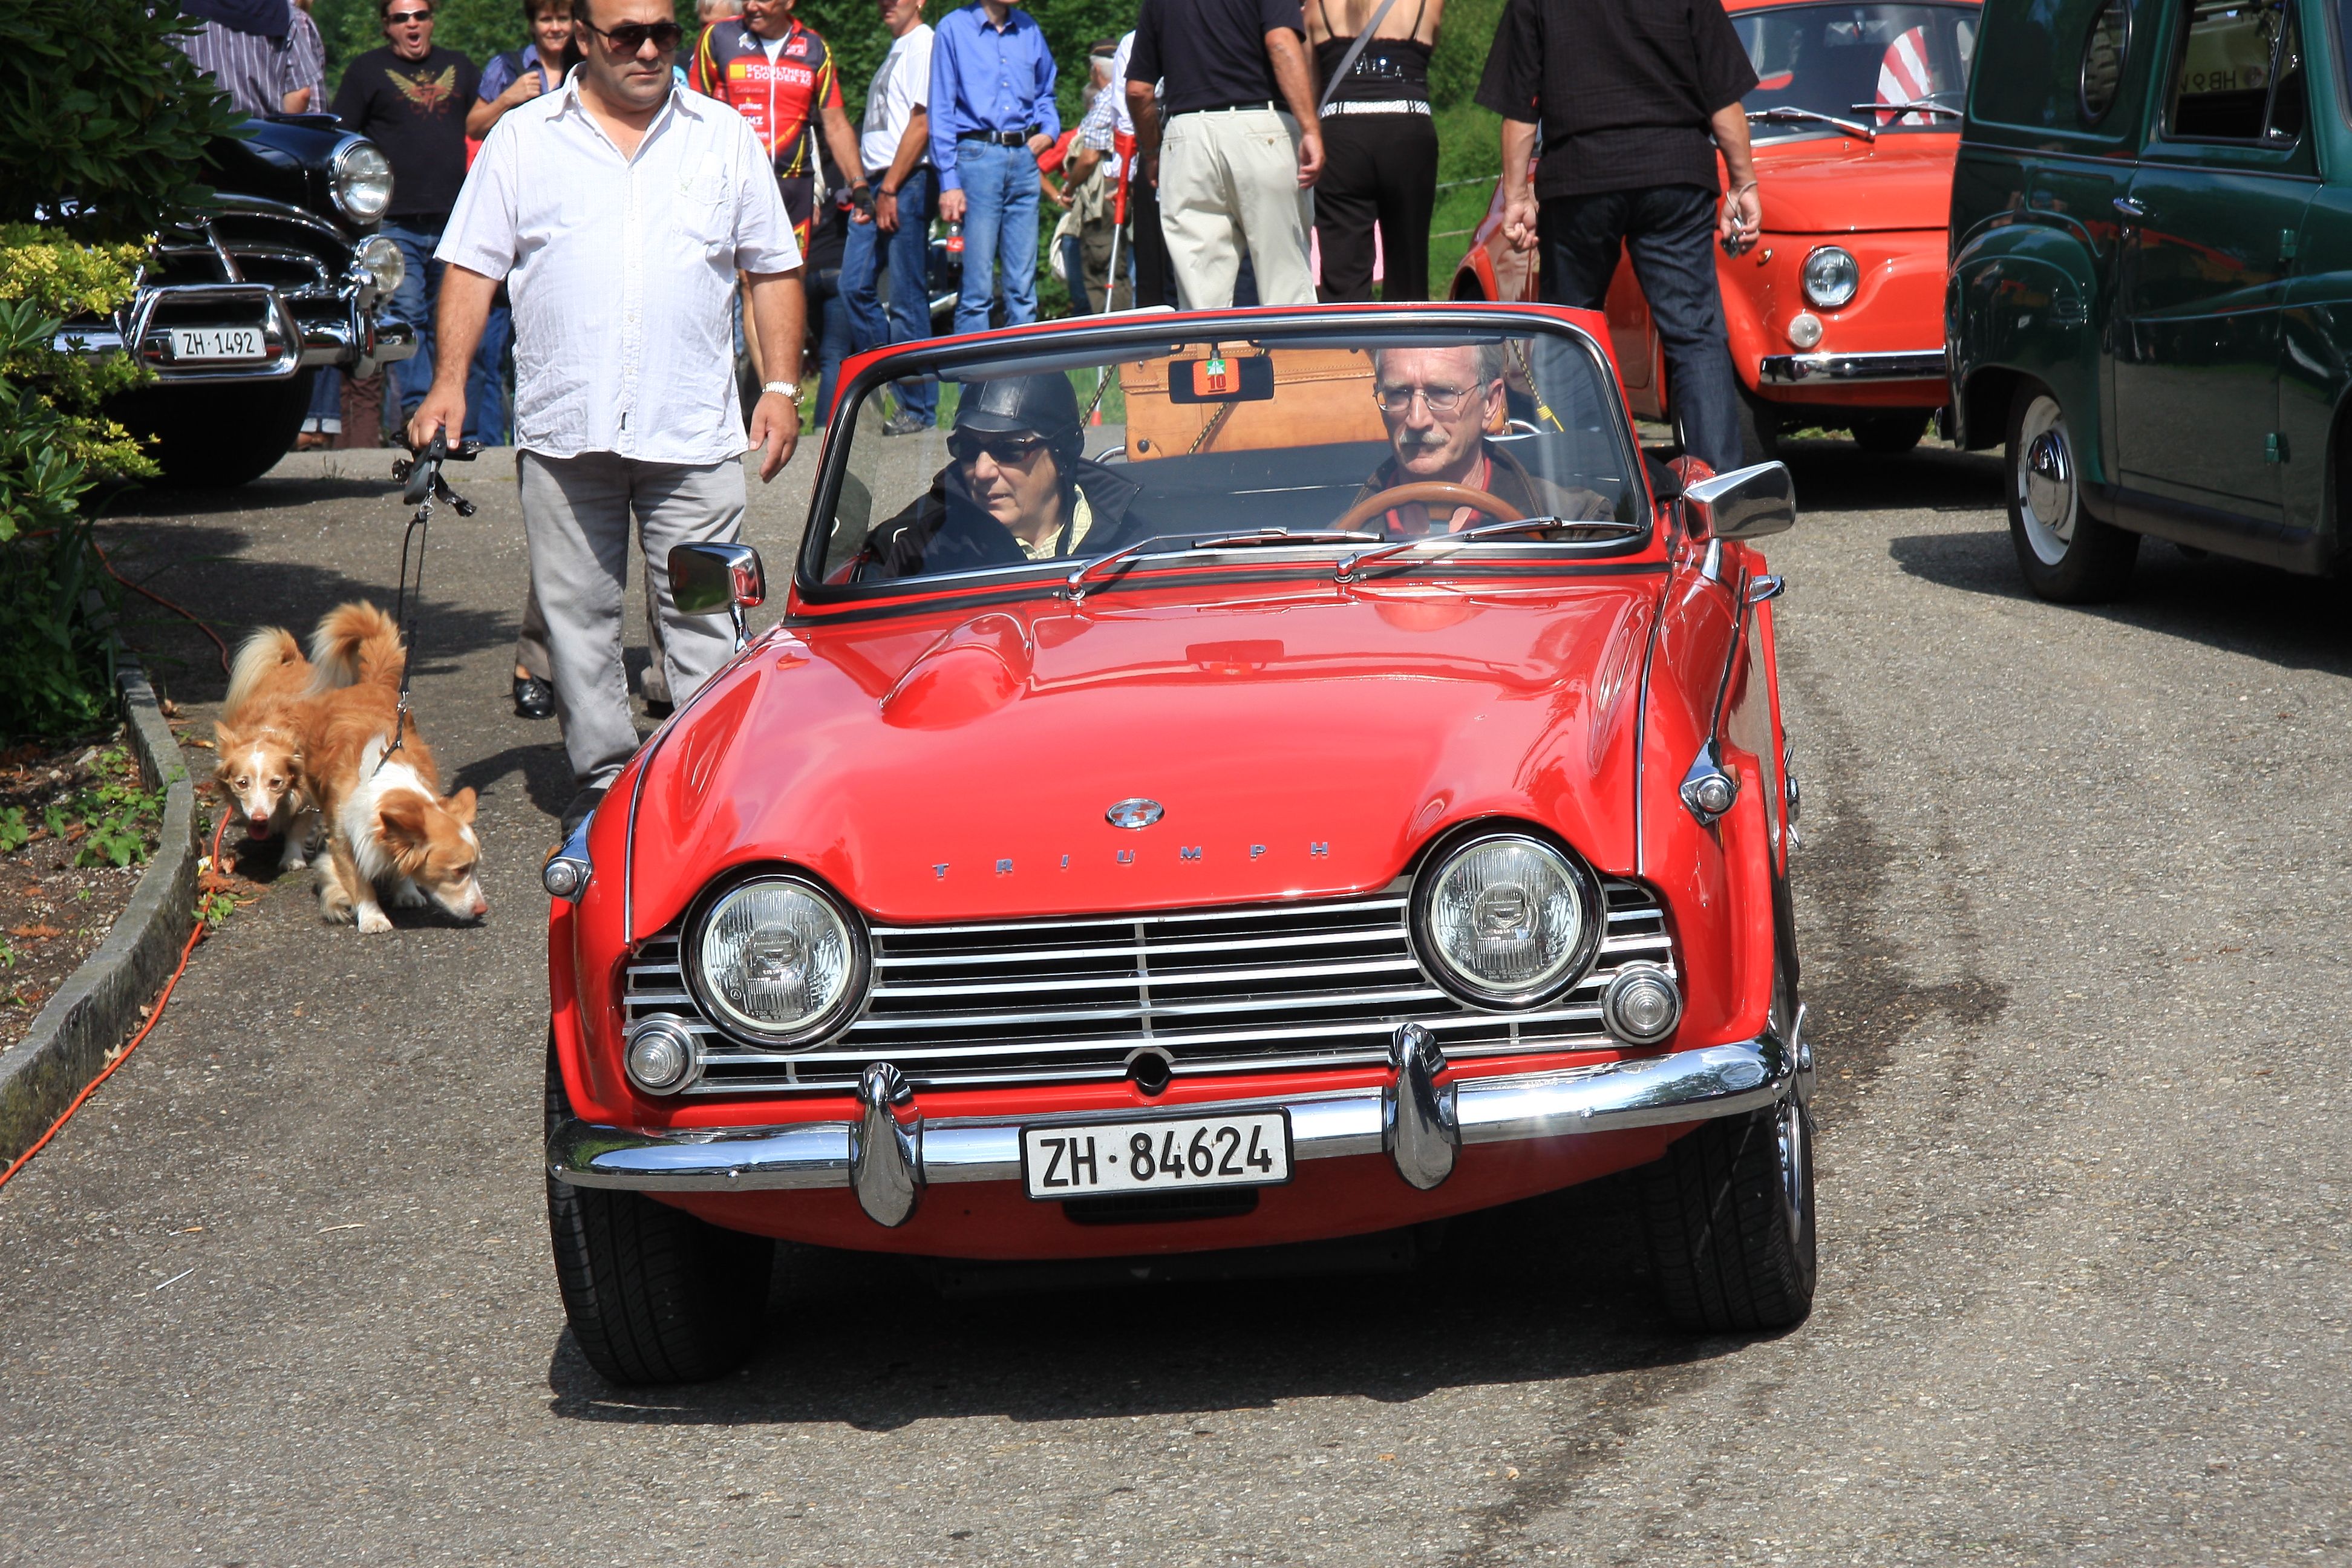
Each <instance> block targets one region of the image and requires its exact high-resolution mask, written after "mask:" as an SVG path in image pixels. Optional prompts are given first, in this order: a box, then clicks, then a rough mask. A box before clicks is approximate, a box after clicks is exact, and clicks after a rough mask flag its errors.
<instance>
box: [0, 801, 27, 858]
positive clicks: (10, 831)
mask: <svg viewBox="0 0 2352 1568" xmlns="http://www.w3.org/2000/svg"><path fill="white" fill-rule="evenodd" d="M31 837H33V829H32V827H31V826H29V825H28V824H27V823H26V821H25V808H24V807H23V806H21V805H12V806H10V807H9V808H8V809H7V810H5V811H0V855H10V854H14V853H15V852H16V851H17V850H19V849H22V848H23V847H25V845H26V841H27V840H28V839H30V838H31Z"/></svg>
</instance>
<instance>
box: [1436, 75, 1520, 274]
mask: <svg viewBox="0 0 2352 1568" xmlns="http://www.w3.org/2000/svg"><path fill="white" fill-rule="evenodd" d="M1502 134H1503V120H1502V116H1500V115H1498V114H1496V113H1495V112H1494V111H1493V110H1486V109H1481V108H1479V107H1478V106H1477V105H1476V104H1475V103H1459V104H1456V105H1454V107H1453V108H1451V109H1446V110H1440V111H1439V112H1438V115H1437V208H1436V211H1435V213H1434V214H1433V216H1431V218H1430V220H1429V291H1430V292H1431V293H1433V294H1434V295H1436V296H1437V297H1438V298H1439V299H1441V300H1443V299H1444V298H1445V296H1446V295H1447V294H1448V293H1449V292H1451V291H1452V289H1453V287H1454V268H1456V267H1457V266H1459V265H1461V261H1462V256H1463V253H1464V252H1465V251H1466V250H1468V249H1469V248H1470V231H1471V230H1473V229H1475V228H1476V227H1477V226H1478V225H1479V223H1480V222H1481V221H1483V220H1484V219H1485V217H1486V207H1487V205H1488V204H1489V203H1490V202H1492V201H1493V200H1494V196H1495V181H1496V177H1497V176H1498V175H1499V174H1501V173H1502V169H1503V143H1502Z"/></svg>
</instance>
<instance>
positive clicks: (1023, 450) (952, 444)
mask: <svg viewBox="0 0 2352 1568" xmlns="http://www.w3.org/2000/svg"><path fill="white" fill-rule="evenodd" d="M1043 450H1045V437H1043V436H976V435H973V434H972V433H971V432H970V431H967V430H959V431H958V432H956V433H955V434H954V435H952V436H950V437H948V451H949V452H950V453H951V454H952V455H953V456H954V458H955V460H956V461H957V462H959V463H963V464H966V465H970V464H972V463H976V462H978V461H980V455H981V454H982V452H985V453H987V454H988V456H989V459H990V460H991V461H992V462H993V463H995V465H996V466H997V467H998V468H1018V467H1019V466H1020V465H1022V464H1023V463H1025V462H1027V461H1028V460H1029V459H1030V458H1034V457H1035V456H1036V455H1037V454H1038V453H1039V452H1041V451H1043Z"/></svg>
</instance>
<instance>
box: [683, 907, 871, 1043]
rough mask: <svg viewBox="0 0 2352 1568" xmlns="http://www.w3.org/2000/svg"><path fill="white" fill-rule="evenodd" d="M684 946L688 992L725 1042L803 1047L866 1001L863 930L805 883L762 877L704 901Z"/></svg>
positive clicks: (852, 917) (850, 915) (692, 917)
mask: <svg viewBox="0 0 2352 1568" xmlns="http://www.w3.org/2000/svg"><path fill="white" fill-rule="evenodd" d="M686 937H687V942H686V954H685V957H686V962H685V964H684V966H683V967H684V969H685V971H686V980H687V984H688V986H690V987H691V988H692V989H693V992H694V997H695V1000H696V1001H697V1002H698V1003H700V1004H701V1005H702V1008H703V1010H704V1012H705V1013H706V1014H707V1015H708V1016H709V1017H710V1018H711V1019H712V1020H713V1021H714V1022H716V1023H718V1024H719V1025H721V1026H724V1027H725V1028H726V1029H727V1030H728V1031H729V1032H730V1033H733V1034H740V1035H743V1036H747V1037H751V1038H753V1039H757V1040H760V1041H762V1042H764V1043H766V1044H770V1045H776V1046H803V1045H809V1044H813V1043H814V1042H815V1041H817V1040H820V1039H822V1038H824V1037H826V1036H828V1035H830V1034H832V1033H834V1032H835V1031H836V1030H837V1029H839V1028H840V1027H841V1026H842V1025H843V1024H845V1023H846V1022H847V1021H848V1020H849V1018H850V1016H852V1015H853V1014H855V1013H856V1011H857V1008H858V1006H859V1005H860V1004H862V1003H863V1002H864V1000H865V997H866V972H867V963H866V932H865V928H864V926H863V924H862V923H861V922H860V921H858V919H857V917H856V914H855V913H854V912H852V911H851V910H848V909H847V908H845V906H844V905H843V904H842V903H841V901H840V900H837V899H835V897H834V896H833V895H832V894H831V893H830V892H828V891H827V890H826V889H824V888H823V887H822V886H820V885H819V884H817V883H816V882H814V881H813V880H811V879H808V878H806V877H802V876H798V875H796V874H794V873H792V872H789V871H772V872H766V873H762V874H761V875H759V876H755V877H751V878H748V879H744V880H742V881H739V882H736V883H733V884H731V885H730V886H728V887H726V888H724V889H721V890H719V892H717V893H716V894H715V895H713V894H706V895H704V902H703V907H702V908H701V909H699V910H697V911H695V912H694V913H693V914H692V915H690V916H689V917H688V921H687V928H686Z"/></svg>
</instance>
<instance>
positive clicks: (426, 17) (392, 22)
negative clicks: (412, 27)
mask: <svg viewBox="0 0 2352 1568" xmlns="http://www.w3.org/2000/svg"><path fill="white" fill-rule="evenodd" d="M431 20H433V13H432V12H430V11H394V13H393V14H392V15H390V16H386V17H385V18H384V19H383V23H384V26H387V27H403V26H407V25H408V24H409V23H411V22H430V21H431Z"/></svg>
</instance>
